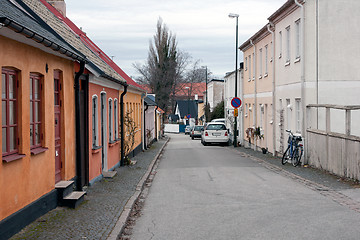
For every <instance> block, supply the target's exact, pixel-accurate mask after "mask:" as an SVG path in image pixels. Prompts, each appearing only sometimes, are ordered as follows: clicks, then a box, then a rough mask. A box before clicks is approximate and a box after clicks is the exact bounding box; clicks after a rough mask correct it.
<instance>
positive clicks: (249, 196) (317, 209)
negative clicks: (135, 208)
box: [131, 134, 360, 240]
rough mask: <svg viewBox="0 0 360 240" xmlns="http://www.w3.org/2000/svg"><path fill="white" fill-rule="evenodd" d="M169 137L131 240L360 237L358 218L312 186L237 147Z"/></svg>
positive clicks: (357, 214)
mask: <svg viewBox="0 0 360 240" xmlns="http://www.w3.org/2000/svg"><path fill="white" fill-rule="evenodd" d="M170 137H171V140H170V142H169V143H168V145H167V147H166V148H165V150H164V152H163V156H162V158H161V159H160V163H159V165H158V168H157V173H156V175H155V178H154V180H153V183H152V185H151V187H150V190H149V193H148V195H147V198H146V200H145V205H144V207H143V209H142V212H141V217H140V218H138V219H137V221H136V224H135V226H134V228H133V230H132V236H131V239H135V240H144V239H152V240H154V239H359V236H360V228H359V222H360V213H359V212H358V211H355V210H352V209H351V208H350V207H349V206H345V205H342V204H339V201H336V200H334V198H333V197H332V195H331V194H329V195H326V194H320V193H321V192H320V191H316V190H314V188H313V187H311V186H310V185H311V182H309V181H307V182H306V184H305V183H302V182H301V181H295V180H294V179H292V178H290V177H288V176H286V175H284V174H279V172H277V171H274V170H271V169H269V168H266V167H264V165H263V164H261V163H260V162H259V161H254V160H253V159H251V158H249V157H248V155H246V154H244V153H242V152H240V151H239V150H237V149H236V150H235V149H234V148H233V147H223V146H215V145H212V146H206V147H205V146H203V145H202V144H201V143H200V140H191V139H190V138H189V136H187V135H186V136H184V135H183V134H170ZM326 191H327V190H326Z"/></svg>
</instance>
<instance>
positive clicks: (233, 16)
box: [229, 13, 239, 18]
mask: <svg viewBox="0 0 360 240" xmlns="http://www.w3.org/2000/svg"><path fill="white" fill-rule="evenodd" d="M237 17H239V14H236V13H229V18H237Z"/></svg>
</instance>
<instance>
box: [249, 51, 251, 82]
mask: <svg viewBox="0 0 360 240" xmlns="http://www.w3.org/2000/svg"><path fill="white" fill-rule="evenodd" d="M250 80H251V55H249V81H250Z"/></svg>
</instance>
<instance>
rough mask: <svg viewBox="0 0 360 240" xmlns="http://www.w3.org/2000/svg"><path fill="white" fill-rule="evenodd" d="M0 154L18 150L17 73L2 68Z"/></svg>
mask: <svg viewBox="0 0 360 240" xmlns="http://www.w3.org/2000/svg"><path fill="white" fill-rule="evenodd" d="M1 78H2V90H1V91H2V110H1V111H2V156H3V157H4V156H8V155H11V154H15V153H17V152H18V144H19V139H18V114H17V104H18V102H17V93H18V74H17V72H16V71H14V70H11V69H5V68H3V69H2V72H1Z"/></svg>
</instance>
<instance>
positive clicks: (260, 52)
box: [259, 48, 262, 78]
mask: <svg viewBox="0 0 360 240" xmlns="http://www.w3.org/2000/svg"><path fill="white" fill-rule="evenodd" d="M261 77H262V48H260V49H259V78H261Z"/></svg>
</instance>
